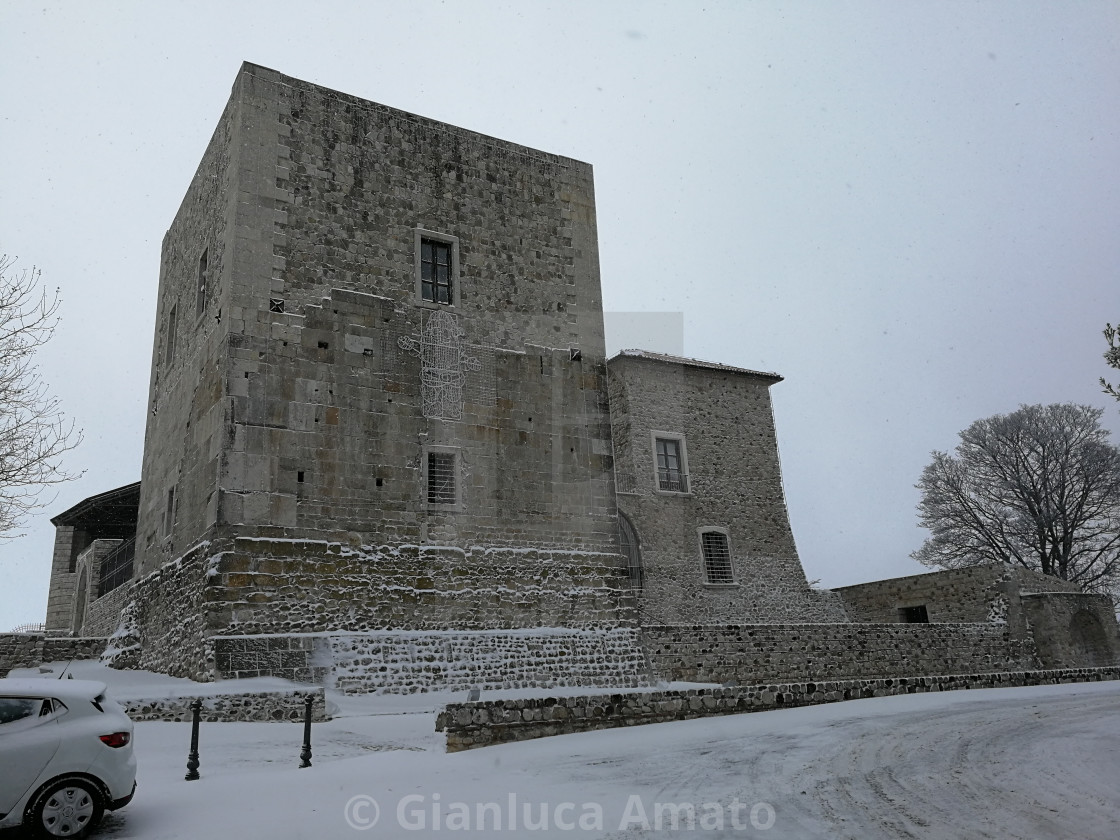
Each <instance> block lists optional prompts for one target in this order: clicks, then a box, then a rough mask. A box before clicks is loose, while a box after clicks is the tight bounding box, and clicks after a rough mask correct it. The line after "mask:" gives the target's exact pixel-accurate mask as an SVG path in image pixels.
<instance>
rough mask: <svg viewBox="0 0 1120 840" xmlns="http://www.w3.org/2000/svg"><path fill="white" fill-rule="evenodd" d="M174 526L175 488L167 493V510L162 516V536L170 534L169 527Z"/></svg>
mask: <svg viewBox="0 0 1120 840" xmlns="http://www.w3.org/2000/svg"><path fill="white" fill-rule="evenodd" d="M174 524H175V488H174V487H172V488H171V489H169V490H168V491H167V510H166V511H164V514H163V535H164V536H165V537H166V536H167V535H168V534H170V533H171V526H172V525H174Z"/></svg>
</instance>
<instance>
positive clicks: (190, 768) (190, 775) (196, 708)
mask: <svg viewBox="0 0 1120 840" xmlns="http://www.w3.org/2000/svg"><path fill="white" fill-rule="evenodd" d="M201 714H202V701H201V700H195V701H194V702H193V703H191V751H190V754H189V755H188V756H187V775H186V776H185V778H186V780H187V781H188V782H193V781H195V780H196V779H197V778H198V719H199V715H201Z"/></svg>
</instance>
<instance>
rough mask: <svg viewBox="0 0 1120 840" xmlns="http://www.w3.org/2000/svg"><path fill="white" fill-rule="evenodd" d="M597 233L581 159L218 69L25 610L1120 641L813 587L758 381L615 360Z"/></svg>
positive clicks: (1053, 659)
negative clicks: (92, 480) (110, 426)
mask: <svg viewBox="0 0 1120 840" xmlns="http://www.w3.org/2000/svg"><path fill="white" fill-rule="evenodd" d="M597 248H598V245H597V234H596V216H595V199H594V186H593V182H592V171H591V167H590V166H589V165H587V164H585V163H581V162H579V161H575V160H571V159H569V158H565V157H561V156H558V155H554V154H548V153H545V152H540V151H536V150H534V149H529V148H525V147H523V146H518V145H516V144H513V143H508V142H505V141H502V140H497V139H494V138H491V137H486V136H483V135H480V134H476V133H473V132H470V131H465V130H463V129H459V128H455V127H453V126H449V125H445V124H443V123H439V122H435V121H433V120H429V119H425V118H422V117H418V116H415V115H412V114H408V113H404V112H401V111H397V110H394V109H392V108H388V107H385V106H383V105H378V104H375V103H373V102H369V101H366V100H363V99H359V98H357V97H354V96H349V95H346V94H342V93H338V92H335V91H332V90H328V89H325V88H322V87H319V86H317V85H313V84H309V83H307V82H303V81H300V80H298V79H294V78H291V77H288V76H284V75H282V74H280V73H277V72H275V71H272V70H268V69H266V68H263V67H258V66H255V65H252V64H245V65H244V66H243V67H242V69H241V71H240V73H239V74H238V76H237V79H236V81H235V83H234V86H233V91H232V96H231V98H230V100H229V103H228V104H227V106H226V108H225V111H224V112H223V114H222V116H221V118H220V120H219V122H218V126H217V128H216V130H215V131H214V134H213V137H212V138H211V140H210V143H209V145H208V147H207V149H206V151H205V153H204V155H203V158H202V162H201V164H200V165H199V167H198V170H197V172H196V174H195V177H194V179H193V181H192V183H191V185H190V187H189V189H188V190H187V193H186V196H185V197H184V199H183V202H182V205H181V206H180V208H179V211H178V213H177V214H176V215H175V218H174V220H173V222H172V223H171V227H170V229H169V230H168V232H167V234H166V236H165V237H164V240H163V249H162V258H161V269H160V280H159V298H158V299H159V304H158V311H157V319H156V323H157V327H156V335H155V341H154V346H153V352H152V373H151V382H150V388H149V394H150V397H149V402H148V409H149V413H148V419H147V429H146V435H145V444H144V457H143V467H142V480H141V481H140V482H138V483H136V484H133V485H129V486H127V487H122V488H118V489H116V490H111V491H109V492H107V493H103V494H101V495H99V496H95V497H92V498H90V499H87V500H85V501H83V502H81V503H80V504H78V505H76V506H74V507H73V508H71V509H70V510H68V511H66V512H64V513H62V514H60V515H59V516H57V517H55V519H54V520H53V522H54V524H55V525H56V527H57V539H56V545H55V551H54V558H53V565H52V576H51V588H50V596H49V603H48V609H47V629H48V631H55V632H69V633H70V634H72V635H73V636H74V637H77V638H80V639H84V640H86V641H87V642H88V641H89V640H97V639H101V640H108V641H107V642H105V644H103V645H102V647H104V646H106V645H107V650H106V652H105V654H104V656H105V657H106V658H107V659H109V660H110V661H112V662H114V663H116V664H118V665H120V666H122V667H129V666H135V667H144V668H149V669H153V670H158V671H163V672H167V673H171V674H175V675H181V676H189V677H194V678H198V679H212V678H215V677H230V676H256V675H276V676H286V677H291V678H294V679H298V680H312V681H317V682H324V683H327V684H330V685H336V686H338V687H341V688H344V689H348V690H352V691H416V690H427V689H436V688H455V689H458V688H463V687H467V686H478V687H483V688H487V687H503V686H505V687H510V686H512V687H527V686H534V687H542V688H551V687H556V686H581V685H594V686H619V687H623V686H639V685H643V684H646V683H648V682H650V681H651V680H657V679H689V680H702V681H715V682H727V681H737V682H739V683H740V684H747V683H750V682H752V681H753V682H759V681H768V680H781V679H786V680H788V679H795V678H802V677H804V678H807V679H812V678H824V677H825V676H827V677H828V678H846V677H884V676H891V675H894V674H899V673H927V674H946V673H948V674H952V673H979V672H991V671H1001V670H1008V669H1012V670H1023V669H1028V668H1037V667H1073V666H1103V665H1110V664H1115V663H1117V662H1118V661H1120V660H1118V657H1120V635H1118V634H1117V631H1116V625H1115V621H1114V619H1113V618H1112V613H1111V608H1110V605H1109V604H1108V602H1107V599H1104V598H1102V597H1100V596H1092V595H1085V594H1082V593H1080V592H1079V591H1078V590H1077V588H1076V587H1074V586H1070V585H1067V584H1064V583H1062V582H1060V581H1055V580H1054V579H1052V578H1043V577H1042V576H1041V575H1032V574H1031V573H1028V572H1024V571H1015V570H1010V569H1000V568H991V567H988V568H981V569H970V570H965V571H963V572H953V573H948V572H947V573H942V574H934V575H919V576H915V577H911V578H901V579H897V580H894V581H884V582H879V583H875V584H866V585H864V586H861V587H847V588H845V589H842V590H837V591H834V592H826V591H818V590H815V589H813V588H811V587H810V586H809V584H808V583H807V581H806V578H805V574H804V572H803V570H802V567H801V563H800V560H799V558H798V555H797V550H796V548H795V545H794V540H793V535H792V531H791V528H790V523H789V520H788V516H787V512H786V508H785V502H784V497H783V490H782V481H781V473H780V466H779V462H778V453H777V444H776V436H775V429H774V420H773V412H772V409H771V401H770V394H769V389H770V387H771V386H773V385H774V384H776V383H778V382H780V381H781V377H779V376H777V375H776V374H773V373H765V372H759V371H753V370H746V369H742V368H737V367H732V366H729V365H723V364H717V363H710V362H703V361H698V360H694V359H686V358H681V357H676V356H668V355H664V354H659V353H653V352H648V351H641V350H634V351H624V352H622V353H620V354H618V355H616V356H615V357H613V358H609V359H608V358H607V356H606V350H605V341H604V331H603V311H602V298H601V293H600V277H599V266H598V255H597ZM1040 628H1044V629H1045V630H1046V636H1045V638H1041V636H1040V634H1039V633H1038V632H1037V631H1038V630H1039V629H1040ZM95 646H96V645H95ZM0 653H2V651H0ZM2 658H3V657H2V656H0V659H2ZM0 664H2V663H0Z"/></svg>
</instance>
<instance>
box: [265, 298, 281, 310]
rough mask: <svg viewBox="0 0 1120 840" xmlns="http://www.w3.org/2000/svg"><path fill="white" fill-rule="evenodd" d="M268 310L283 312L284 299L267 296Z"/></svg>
mask: <svg viewBox="0 0 1120 840" xmlns="http://www.w3.org/2000/svg"><path fill="white" fill-rule="evenodd" d="M268 311H269V312H283V311H284V300H283V299H282V298H269V299H268Z"/></svg>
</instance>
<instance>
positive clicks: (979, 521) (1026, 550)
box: [912, 404, 1120, 592]
mask: <svg viewBox="0 0 1120 840" xmlns="http://www.w3.org/2000/svg"><path fill="white" fill-rule="evenodd" d="M1103 413H1104V412H1103V410H1102V409H1099V408H1093V407H1091V406H1084V405H1066V404H1055V405H1048V406H1041V405H1032V406H1021V407H1020V408H1019V410H1018V411H1015V412H1013V413H1011V414H1007V415H1002V414H999V415H996V416H994V417H989V418H987V419H984V420H977V421H976V422H975V423H973V424H972V425H971V426H969V427H968V428H967V429H965V430H964V431H963V432H961V434H960V438H961V442H960V444H958V446H957V448H956V450H955V455H949V454H946V453H944V452H934V453H933V461H932V462H931V463H930V465H929V466H927V467H926V468H925V470H923V472H922V477H921V480H920V481H919V482H918V484H917V488H918V489H919V490H921V491H922V499H921V501H920V502H919V504H918V512H919V514H920V521H921V524H922V526H923V527H926V528H928V529H929V530H930V537H929V538H928V539H927V540H926V541H925V543H924V544H923V545H922V547H921V548H920V549H918V550H917V551H916V552H914V554H913V555H912V556H913V557H914V559H915V560H917V561H918V562H919V563H922V564H924V565H926V566H936V567H940V568H946V569H956V568H963V567H966V566H976V565H981V564H983V563H1014V564H1018V565H1021V566H1023V567H1025V568H1028V569H1033V570H1034V571H1038V572H1042V573H1043V574H1047V575H1053V576H1054V577H1058V578H1061V579H1062V580H1069V581H1074V582H1076V583H1079V584H1081V585H1082V586H1083V587H1084V588H1085V589H1086V590H1088V591H1095V592H1112V591H1115V589H1116V588H1117V587H1118V586H1120V449H1118V448H1116V447H1115V446H1112V445H1111V444H1109V443H1108V440H1107V438H1108V431H1107V430H1106V429H1103V428H1101V425H1100V418H1101V415H1102V414H1103Z"/></svg>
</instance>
